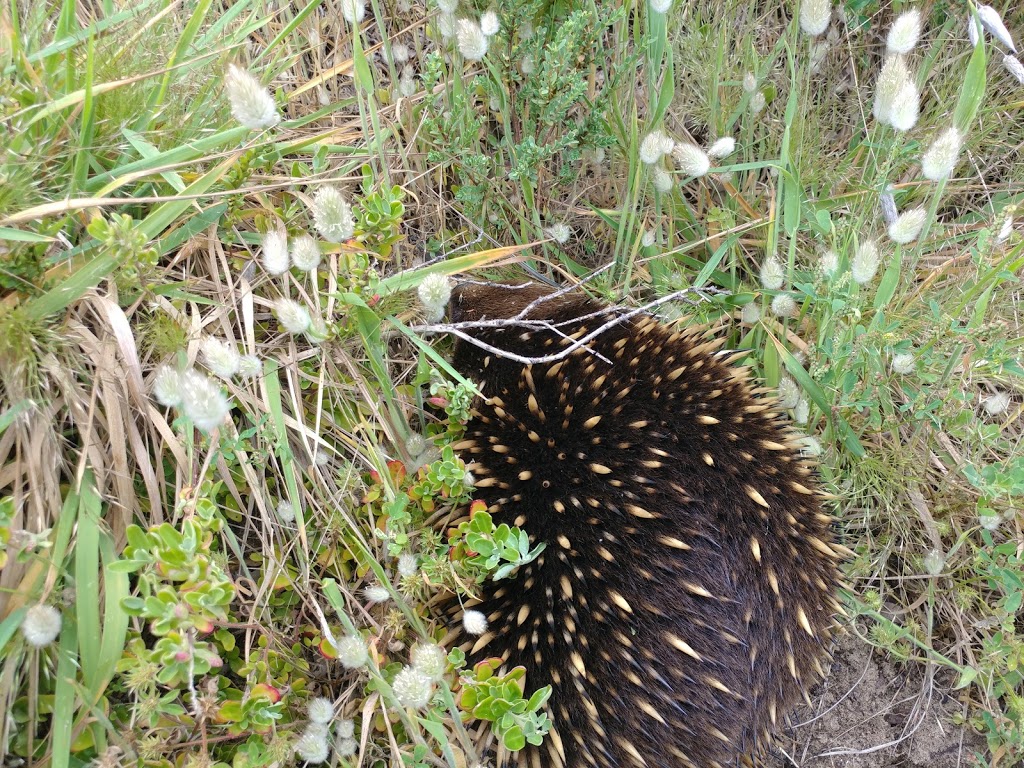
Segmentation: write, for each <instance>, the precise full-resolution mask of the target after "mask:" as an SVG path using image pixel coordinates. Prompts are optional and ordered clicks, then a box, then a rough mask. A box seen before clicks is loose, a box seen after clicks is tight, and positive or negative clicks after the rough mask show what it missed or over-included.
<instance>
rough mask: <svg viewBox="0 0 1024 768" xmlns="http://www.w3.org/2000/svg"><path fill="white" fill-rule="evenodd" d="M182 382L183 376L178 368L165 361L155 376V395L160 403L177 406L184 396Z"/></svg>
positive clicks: (166, 405)
mask: <svg viewBox="0 0 1024 768" xmlns="http://www.w3.org/2000/svg"><path fill="white" fill-rule="evenodd" d="M182 384H183V381H182V376H181V373H180V372H179V371H178V369H177V368H175V367H173V366H171V365H167V364H166V363H165V364H164V365H161V366H160V367H159V368H158V369H157V371H156V376H154V377H153V397H155V398H156V401H157V402H158V403H160V405H163V406H165V407H167V408H177V407H178V406H179V405H181V399H182V397H183V396H184V395H183V393H182Z"/></svg>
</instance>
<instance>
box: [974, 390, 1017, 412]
mask: <svg viewBox="0 0 1024 768" xmlns="http://www.w3.org/2000/svg"><path fill="white" fill-rule="evenodd" d="M981 407H982V408H984V409H985V413H987V414H988V415H989V416H998V415H1000V414H1001V413H1006V410H1007V409H1008V408H1009V407H1010V394H1009V393H1008V392H996V393H994V394H991V395H989V396H988V397H986V398H985V399H984V400H982V401H981Z"/></svg>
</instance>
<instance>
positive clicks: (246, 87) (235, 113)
mask: <svg viewBox="0 0 1024 768" xmlns="http://www.w3.org/2000/svg"><path fill="white" fill-rule="evenodd" d="M224 87H225V89H226V90H227V94H228V101H230V102H231V115H232V117H234V118H235V120H237V121H238V122H240V123H241V124H242V125H244V126H245V127H246V128H248V129H249V130H253V131H256V130H262V129H264V128H272V127H273V126H275V125H277V124H278V123H279V122H281V116H280V115H279V114H277V104H276V103H274V97H273V96H271V95H270V92H269V91H268V90H267V89H266V88H264V87H263V86H262V85H260V82H259V80H257V79H256V78H255V77H253V76H252V75H250V74H249V73H248V72H246V71H245V70H244V69H242V68H241V67H237V66H235V65H234V64H229V65H228V73H227V75H226V76H225V78H224Z"/></svg>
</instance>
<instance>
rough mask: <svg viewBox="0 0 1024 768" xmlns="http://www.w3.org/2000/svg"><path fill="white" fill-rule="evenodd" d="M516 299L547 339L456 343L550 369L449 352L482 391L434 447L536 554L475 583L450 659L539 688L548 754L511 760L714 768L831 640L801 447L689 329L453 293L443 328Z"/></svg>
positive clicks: (825, 570) (822, 560)
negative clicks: (445, 442) (457, 426)
mask: <svg viewBox="0 0 1024 768" xmlns="http://www.w3.org/2000/svg"><path fill="white" fill-rule="evenodd" d="M780 295H782V296H786V297H787V298H789V299H790V301H793V299H792V297H789V296H788V295H786V294H780ZM534 302H536V303H534ZM531 304H533V309H532V310H531V313H530V314H529V315H528V318H527V319H529V320H541V319H543V320H546V321H548V322H549V323H551V324H553V325H555V326H556V327H557V329H558V330H557V332H555V331H548V330H541V329H537V328H530V329H524V330H522V331H520V330H518V329H517V330H514V331H513V332H511V333H510V332H508V331H507V330H506V329H488V328H483V329H479V330H477V329H474V331H473V334H474V336H476V337H477V338H479V340H480V341H482V342H485V343H487V344H488V345H490V347H492V348H497V349H503V350H508V351H511V352H514V353H516V354H517V355H519V356H522V357H526V358H540V357H549V358H550V356H552V355H555V356H556V357H555V359H554V360H552V361H550V362H546V363H534V364H532V365H523V364H521V363H518V362H515V361H513V360H510V359H507V358H504V357H502V356H501V355H500V354H496V353H494V352H493V351H491V350H483V349H480V348H478V347H476V346H474V345H472V344H470V343H468V342H464V341H459V342H458V343H457V344H456V349H455V357H454V364H455V366H456V368H457V369H458V370H459V371H460V372H461V373H462V374H463V375H465V376H467V377H469V378H471V379H473V380H474V381H476V382H479V386H480V388H481V391H482V392H484V393H485V394H486V395H487V397H486V399H484V398H481V399H478V400H477V401H475V402H474V413H475V418H474V420H472V421H471V422H470V423H469V425H468V426H467V430H466V433H465V437H464V439H463V440H461V441H460V442H459V443H457V444H456V446H457V449H458V450H459V451H460V452H461V455H462V456H463V459H464V460H465V461H466V467H467V470H469V471H472V472H473V473H474V474H475V475H476V476H477V477H478V478H479V479H478V481H477V488H476V494H477V495H476V498H477V499H479V500H480V502H481V503H482V504H484V505H485V506H486V507H487V508H488V509H489V510H491V511H493V513H494V514H495V520H494V522H495V523H499V522H502V523H507V524H508V525H512V524H513V523H514V524H515V525H516V526H518V527H521V529H522V530H523V531H524V533H526V534H528V535H529V536H530V540H531V541H537V542H545V543H547V549H546V550H544V551H543V552H541V553H540V554H539V555H538V556H537V558H536V559H535V560H533V561H532V562H530V563H528V564H526V565H524V566H522V567H521V568H520V569H519V571H518V573H517V574H516V575H515V576H514V578H515V582H514V583H510V582H508V581H506V580H502V581H498V582H488V583H486V584H484V585H482V589H483V594H482V595H481V598H480V602H479V603H478V604H474V605H473V607H471V608H469V609H468V610H463V613H462V619H463V627H462V633H461V634H462V639H461V647H462V649H463V650H464V651H466V652H468V653H469V654H470V657H471V658H470V662H475V661H476V660H478V659H484V658H489V657H499V658H502V659H504V660H505V661H506V663H507V664H508V665H509V666H510V667H513V666H518V665H522V666H523V667H525V668H526V678H527V680H528V681H530V685H531V687H535V686H544V685H551V686H552V694H551V699H550V702H549V709H548V711H549V715H550V717H551V719H552V731H551V734H550V735H549V737H548V739H547V741H546V742H545V745H546V748H547V749H548V750H550V754H549V755H547V756H543V755H540V754H538V753H527V754H524V755H522V756H521V757H517V758H516V761H517V762H516V764H518V765H530V764H534V765H535V764H538V762H539V764H545V763H549V764H557V765H564V766H567V768H581V767H582V766H585V765H632V764H646V765H652V766H653V765H676V764H687V763H686V762H680V760H681V758H680V755H687V756H688V757H687V759H688V760H689V761H690V763H692V764H697V765H715V764H721V765H727V764H733V763H734V762H735V761H737V760H740V759H742V758H743V757H744V755H747V756H749V755H750V752H751V751H753V750H754V749H755V747H754V744H755V743H756V744H759V745H762V746H763V745H765V744H766V743H767V737H768V735H770V734H771V733H772V732H774V731H775V730H776V728H777V727H778V722H779V717H780V716H781V717H784V716H785V715H786V714H787V712H788V710H789V708H790V707H791V706H793V704H794V703H795V702H796V701H797V700H798V699H799V698H800V696H801V695H803V693H804V692H806V691H807V690H808V687H809V686H810V685H811V684H813V682H814V681H815V680H817V679H818V678H819V677H820V676H821V674H822V672H821V671H819V670H820V669H821V662H822V661H823V660H824V659H825V656H826V650H825V649H826V648H827V646H828V642H829V638H830V637H831V633H832V627H833V623H834V616H835V613H836V609H837V602H836V589H837V584H838V580H839V575H838V570H837V559H838V557H839V550H838V549H836V548H834V547H833V545H832V543H831V532H830V523H831V517H830V516H829V515H828V514H827V513H826V512H825V511H824V509H823V508H822V495H821V494H820V493H819V492H818V491H817V490H816V486H815V480H814V475H813V470H812V468H811V467H810V466H809V465H807V464H806V463H805V462H804V460H803V458H802V456H801V453H802V450H803V447H802V446H801V445H800V444H799V443H798V439H797V436H796V435H795V434H794V433H792V432H791V431H790V430H789V428H788V427H787V426H786V425H785V424H784V423H783V422H782V421H781V418H780V415H779V413H778V410H777V406H776V405H774V404H773V403H772V402H771V401H764V400H760V399H759V398H758V396H757V395H756V393H755V391H754V389H753V387H752V386H751V385H750V383H749V382H748V381H747V377H746V374H745V373H744V372H743V371H742V370H740V369H737V368H733V367H732V363H731V361H732V360H734V359H735V355H723V354H720V353H719V349H720V346H721V342H720V341H714V340H711V339H709V338H707V337H706V335H705V333H704V331H703V330H702V329H700V328H689V329H684V330H673V329H671V328H669V327H667V326H664V325H661V324H659V323H658V322H657V321H655V320H654V319H653V318H651V317H649V316H647V315H642V314H641V315H637V316H633V317H626V316H623V315H622V311H621V310H618V309H616V308H613V307H606V306H603V305H601V304H599V303H597V302H594V301H591V300H589V299H587V298H585V297H581V296H578V295H576V294H563V295H559V296H554V295H552V294H551V293H550V292H549V291H548V290H547V289H542V288H540V287H538V286H526V287H519V288H517V289H509V288H508V287H507V286H480V285H463V286H460V287H459V288H457V289H456V291H455V294H454V297H453V301H452V318H453V320H454V321H456V322H460V321H475V320H480V319H482V318H484V317H486V318H488V319H500V318H513V317H517V315H518V314H519V313H520V312H521V311H522V310H524V309H526V308H527V307H528V306H530V305H531ZM617 316H620V317H622V319H621V321H620V322H619V323H618V324H615V323H614V322H612V321H614V319H615V318H616V317H617ZM605 326H607V328H606V329H605V330H604V332H603V333H601V334H599V335H597V336H596V337H594V338H591V339H589V341H588V347H587V349H586V350H581V351H580V352H579V353H578V354H572V353H571V349H569V348H568V344H569V343H570V342H569V341H568V339H570V338H571V339H576V338H581V337H585V336H587V334H588V332H589V331H592V330H593V329H596V328H598V327H602V328H604V327H605ZM559 350H564V351H565V353H566V354H565V356H563V357H561V358H558V357H557V353H558V351H559ZM796 394H797V397H796V398H795V400H794V403H793V407H797V406H799V402H800V396H799V390H797V392H796ZM791 547H792V548H791ZM794 552H795V553H796V554H794ZM730 569H731V571H732V573H733V575H732V576H731V577H730V576H729V575H728V573H729V572H730ZM741 572H742V573H741ZM740 581H741V582H742V583H744V584H747V585H748V587H749V589H745V590H739V591H737V590H736V588H735V587H734V586H733V585H734V584H736V583H738V582H740ZM640 585H642V586H640ZM460 610H462V609H461V606H460V605H459V604H454V605H452V606H451V609H450V611H449V614H450V615H452V616H453V618H455V617H457V616H458V612H459V611H460ZM755 613H756V615H757V616H758V617H759V618H758V619H757V621H754V620H753V619H752V616H753V615H754V614H755ZM488 624H490V625H492V626H493V629H489V627H488ZM752 670H753V672H752ZM812 670H813V671H812ZM752 675H753V676H752ZM695 681H704V683H705V684H704V685H702V684H698V683H695ZM751 696H754V703H755V705H754V706H751V705H750V701H751V698H750V697H751ZM581 731H585V732H586V733H587V734H588V738H587V739H584V740H582V741H581V740H579V739H576V738H575V737H574V735H575V734H579V733H580V732H581ZM641 731H642V732H643V733H644V734H645V738H644V739H642V740H637V739H635V738H633V737H634V736H635V734H636V733H638V732H641ZM544 748H545V746H544V745H542V747H541V749H544Z"/></svg>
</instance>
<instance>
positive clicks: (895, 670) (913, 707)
mask: <svg viewBox="0 0 1024 768" xmlns="http://www.w3.org/2000/svg"><path fill="white" fill-rule="evenodd" d="M950 683H951V681H950V680H948V679H944V678H942V677H940V676H938V675H931V674H930V673H929V672H928V671H927V670H924V669H922V667H921V666H920V665H902V666H901V665H897V664H893V663H891V662H889V661H887V660H885V659H884V658H882V657H881V655H880V654H877V653H873V652H872V649H871V647H870V646H868V645H866V644H865V643H864V642H863V641H862V640H860V639H859V638H857V637H856V636H855V635H853V634H849V633H847V634H845V635H843V637H842V638H841V639H840V642H839V646H838V647H837V649H836V653H835V661H834V662H833V664H832V670H831V672H830V674H829V676H828V678H827V679H826V680H825V681H824V682H823V683H822V684H821V685H819V686H818V687H817V688H816V689H815V690H814V691H813V693H812V695H811V700H812V703H813V706H812V707H807V706H804V707H802V708H801V709H799V710H798V711H797V712H795V713H794V716H793V723H794V724H795V725H794V727H793V728H792V729H791V730H790V731H789V732H787V733H786V734H784V735H783V737H782V738H781V739H780V740H779V746H780V748H781V751H780V752H777V753H776V754H775V755H773V756H772V757H771V758H770V759H768V760H765V761H764V768H793V766H797V767H798V768H967V766H974V765H977V762H976V760H975V758H974V755H975V754H977V755H984V754H985V742H984V739H983V738H981V737H980V736H978V735H977V734H975V733H973V732H972V731H971V730H970V729H967V728H963V727H957V726H955V725H953V723H952V717H953V715H954V714H955V713H957V712H963V705H962V703H961V702H960V701H959V700H958V699H957V698H956V695H957V691H951V690H950V687H951V685H950ZM782 752H784V753H785V755H783V754H782ZM982 764H985V763H982Z"/></svg>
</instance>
